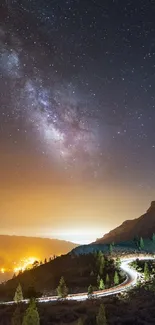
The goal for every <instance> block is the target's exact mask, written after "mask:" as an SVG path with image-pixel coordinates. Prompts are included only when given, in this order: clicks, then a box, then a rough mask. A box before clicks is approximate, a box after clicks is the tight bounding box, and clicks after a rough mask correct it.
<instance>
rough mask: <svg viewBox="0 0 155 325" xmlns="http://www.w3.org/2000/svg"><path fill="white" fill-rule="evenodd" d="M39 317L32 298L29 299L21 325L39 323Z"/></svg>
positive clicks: (36, 324) (37, 324)
mask: <svg viewBox="0 0 155 325" xmlns="http://www.w3.org/2000/svg"><path fill="white" fill-rule="evenodd" d="M39 324H40V318H39V313H38V310H37V307H36V302H35V300H34V299H32V300H30V304H29V306H28V308H27V310H26V312H25V315H24V318H23V322H22V325H39Z"/></svg>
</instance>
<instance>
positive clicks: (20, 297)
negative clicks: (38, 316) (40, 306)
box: [14, 283, 23, 303]
mask: <svg viewBox="0 0 155 325" xmlns="http://www.w3.org/2000/svg"><path fill="white" fill-rule="evenodd" d="M22 300H23V292H22V287H21V285H20V283H19V284H18V287H17V289H16V292H15V295H14V301H15V302H16V303H19V302H21V301H22Z"/></svg>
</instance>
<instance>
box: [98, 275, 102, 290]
mask: <svg viewBox="0 0 155 325" xmlns="http://www.w3.org/2000/svg"><path fill="white" fill-rule="evenodd" d="M100 280H101V278H100V275H99V274H98V276H97V287H98V288H99V286H100Z"/></svg>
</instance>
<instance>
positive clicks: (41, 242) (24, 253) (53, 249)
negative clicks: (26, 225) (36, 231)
mask: <svg viewBox="0 0 155 325" xmlns="http://www.w3.org/2000/svg"><path fill="white" fill-rule="evenodd" d="M77 246H78V245H77V244H74V243H71V242H67V241H64V240H57V239H49V238H39V237H24V236H8V235H0V268H2V267H4V268H5V267H6V268H13V263H14V262H16V263H17V264H18V263H19V262H20V260H22V259H26V258H29V257H35V258H36V259H40V260H44V259H45V258H47V259H48V258H49V257H50V256H53V255H62V254H66V253H68V252H70V251H71V250H72V249H73V248H75V247H77ZM14 266H16V265H14Z"/></svg>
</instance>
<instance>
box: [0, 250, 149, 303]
mask: <svg viewBox="0 0 155 325" xmlns="http://www.w3.org/2000/svg"><path fill="white" fill-rule="evenodd" d="M137 258H138V259H139V260H154V259H155V257H153V256H134V257H130V258H124V259H123V258H122V259H121V265H120V269H121V270H122V271H123V272H125V274H126V280H125V281H124V282H123V283H121V284H119V285H118V286H115V287H113V288H110V289H105V290H100V291H94V293H93V295H92V297H94V298H101V297H105V296H110V295H116V294H118V293H121V292H123V291H126V290H128V289H130V288H132V287H133V286H135V285H136V283H137V280H138V278H139V276H140V273H138V272H137V271H136V270H134V269H133V268H131V267H130V265H129V264H130V263H131V262H133V261H135V260H136V259H137ZM87 299H88V294H87V292H84V293H78V294H69V295H68V296H67V298H65V300H75V301H84V300H87ZM37 300H38V302H40V303H41V302H44V303H46V302H50V301H53V302H56V301H59V300H60V298H59V297H58V296H49V297H42V298H38V299H37ZM61 301H62V299H61ZM23 302H25V303H28V302H29V300H28V299H24V300H23ZM14 303H15V302H14V301H9V302H0V304H3V305H4V304H5V305H10V304H14Z"/></svg>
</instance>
